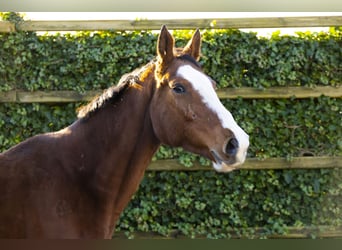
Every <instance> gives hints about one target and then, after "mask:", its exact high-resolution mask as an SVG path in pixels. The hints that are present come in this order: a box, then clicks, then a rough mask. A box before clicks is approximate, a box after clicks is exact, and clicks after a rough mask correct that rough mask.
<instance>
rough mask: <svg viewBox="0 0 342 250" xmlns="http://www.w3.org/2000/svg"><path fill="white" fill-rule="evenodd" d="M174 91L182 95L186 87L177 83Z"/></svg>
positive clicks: (173, 88)
mask: <svg viewBox="0 0 342 250" xmlns="http://www.w3.org/2000/svg"><path fill="white" fill-rule="evenodd" d="M172 90H173V91H174V92H175V93H177V94H182V93H185V87H184V86H183V85H182V84H180V83H176V84H175V85H174V86H173V87H172Z"/></svg>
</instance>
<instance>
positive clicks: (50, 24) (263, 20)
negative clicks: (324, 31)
mask: <svg viewBox="0 0 342 250" xmlns="http://www.w3.org/2000/svg"><path fill="white" fill-rule="evenodd" d="M113 19H115V16H113ZM164 24H165V25H167V26H168V28H169V29H195V28H200V29H212V28H215V29H227V28H240V29H242V28H287V27H331V26H340V25H342V16H307V17H300V16H299V17H256V18H254V17H253V18H217V19H213V18H212V19H208V18H204V19H171V20H164V19H162V20H98V21H97V20H82V21H76V20H70V21H23V22H20V23H17V24H13V23H10V22H6V21H1V22H0V32H15V31H85V30H87V31H95V30H159V29H160V27H161V26H162V25H164Z"/></svg>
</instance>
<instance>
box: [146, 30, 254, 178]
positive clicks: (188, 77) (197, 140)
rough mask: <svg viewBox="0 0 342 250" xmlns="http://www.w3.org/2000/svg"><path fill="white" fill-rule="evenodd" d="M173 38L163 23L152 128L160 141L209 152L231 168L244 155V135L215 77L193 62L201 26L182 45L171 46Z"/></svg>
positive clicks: (216, 164)
mask: <svg viewBox="0 0 342 250" xmlns="http://www.w3.org/2000/svg"><path fill="white" fill-rule="evenodd" d="M174 43H175V42H174V38H173V37H172V35H171V34H170V33H169V31H168V30H167V28H166V27H165V26H163V27H162V29H161V33H160V35H159V38H158V43H157V63H156V70H155V78H156V87H155V88H156V90H155V93H154V95H153V97H152V101H151V106H150V114H151V120H152V126H153V129H154V133H155V134H156V136H157V137H158V139H159V140H160V141H161V142H162V143H164V144H167V145H170V146H181V147H183V148H184V149H186V150H188V151H190V152H193V153H197V154H199V155H202V156H204V157H207V158H209V159H210V160H212V162H213V167H214V168H215V169H216V170H217V171H219V172H228V171H231V170H233V169H235V168H236V167H237V166H239V165H240V164H242V163H243V162H244V161H245V159H246V154H247V149H248V146H249V137H248V135H247V134H246V133H245V132H244V130H243V129H241V128H240V127H239V126H238V124H237V123H236V121H235V120H234V118H233V116H232V115H231V113H230V112H229V111H228V110H227V109H226V108H225V107H224V106H223V104H222V103H221V102H220V100H219V98H218V96H217V94H216V92H215V82H214V81H213V80H212V79H211V78H210V77H209V76H207V75H206V74H205V73H204V72H203V70H202V69H201V67H200V65H199V64H198V60H199V59H200V47H201V35H200V32H199V31H198V30H197V31H196V32H195V33H194V35H193V36H192V38H191V40H190V41H189V42H188V44H187V45H186V46H185V47H184V48H174Z"/></svg>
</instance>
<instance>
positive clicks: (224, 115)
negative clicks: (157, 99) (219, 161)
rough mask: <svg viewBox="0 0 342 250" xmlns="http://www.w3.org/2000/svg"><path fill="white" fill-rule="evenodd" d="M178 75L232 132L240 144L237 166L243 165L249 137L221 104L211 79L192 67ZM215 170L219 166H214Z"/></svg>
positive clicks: (182, 67) (188, 66)
mask: <svg viewBox="0 0 342 250" xmlns="http://www.w3.org/2000/svg"><path fill="white" fill-rule="evenodd" d="M177 75H178V76H180V77H182V78H184V79H186V80H187V81H188V82H190V83H191V85H192V87H193V88H194V89H195V90H196V91H198V93H199V95H200V96H201V97H202V101H203V103H204V104H205V105H207V107H208V108H210V109H211V110H212V111H213V112H215V113H216V114H217V116H218V118H219V120H220V121H221V124H222V127H223V128H227V129H229V130H230V131H232V132H233V133H234V135H235V138H236V139H237V140H238V142H239V149H238V152H237V154H236V161H237V165H238V164H239V163H243V162H244V160H245V158H246V153H247V148H248V146H249V137H248V135H247V134H246V133H245V131H243V130H242V129H241V128H240V127H239V125H237V123H236V122H235V120H234V118H233V116H232V114H231V113H230V112H229V111H228V110H227V109H226V108H225V107H224V106H223V104H222V103H221V102H220V100H219V98H218V96H217V94H216V92H215V90H214V88H213V85H212V83H211V81H210V80H209V78H208V77H207V76H206V75H205V74H203V73H202V72H200V71H198V70H196V69H195V68H193V67H191V66H190V65H184V66H181V67H179V69H178V71H177ZM214 167H215V168H217V166H215V165H214Z"/></svg>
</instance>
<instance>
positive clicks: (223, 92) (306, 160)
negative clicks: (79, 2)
mask: <svg viewBox="0 0 342 250" xmlns="http://www.w3.org/2000/svg"><path fill="white" fill-rule="evenodd" d="M163 24H166V25H167V26H168V28H169V29H195V28H200V29H211V28H215V29H225V28H274V27H276V28H284V27H329V26H342V16H328V17H327V16H314V17H281V18H276V17H271V18H225V19H222V18H221V19H185V20H134V21H132V20H107V21H23V22H20V23H16V24H14V23H10V22H6V21H0V32H16V31H76V30H77V31H82V30H87V31H94V30H158V29H160V27H161V25H163ZM0 81H1V79H0ZM0 84H1V83H0ZM100 92H101V91H87V92H84V93H79V92H76V91H35V92H28V91H19V90H13V91H8V92H0V103H34V102H39V103H63V102H64V103H65V102H79V101H87V100H90V99H91V98H92V97H93V96H94V95H96V94H99V93H100ZM217 93H218V96H219V97H220V98H221V99H224V98H230V99H234V98H243V99H248V98H253V99H260V98H267V99H270V98H291V97H295V98H312V97H314V98H315V97H319V96H321V95H325V96H329V97H334V98H341V97H342V87H341V85H339V86H336V87H332V86H326V87H322V86H317V87H313V88H309V87H271V88H267V89H256V88H238V89H235V88H223V89H220V90H218V91H217ZM302 168H305V169H311V168H342V156H334V157H328V156H324V157H312V156H311V157H294V158H292V159H284V158H270V159H265V160H261V159H247V161H246V163H245V164H244V165H242V166H241V169H254V170H256V169H302ZM148 170H149V171H181V170H182V171H199V170H202V171H203V170H212V168H211V167H203V166H200V165H199V164H198V163H195V165H194V166H193V167H191V168H187V167H184V166H182V165H180V164H179V163H178V162H177V161H176V160H159V161H156V162H152V163H151V164H150V166H149V168H148ZM259 231H260V232H259ZM261 232H262V228H261V229H258V230H257V231H256V235H257V234H260V233H261ZM311 234H315V235H316V236H318V237H323V238H341V237H342V229H341V228H340V227H338V228H336V227H315V228H311V227H310V228H308V227H306V228H289V233H288V234H287V235H274V236H272V237H275V238H308V237H310V235H311ZM136 236H137V237H138V238H160V236H158V235H153V234H150V233H142V234H137V235H136ZM121 237H123V236H122V235H120V234H117V235H116V236H115V238H121ZM233 237H234V236H233ZM163 238H164V237H163ZM171 238H177V236H171Z"/></svg>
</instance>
